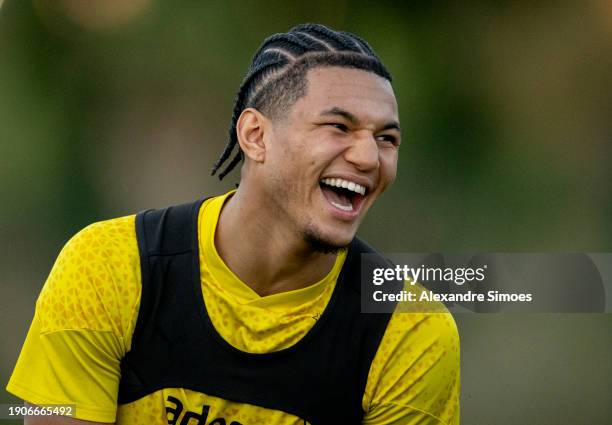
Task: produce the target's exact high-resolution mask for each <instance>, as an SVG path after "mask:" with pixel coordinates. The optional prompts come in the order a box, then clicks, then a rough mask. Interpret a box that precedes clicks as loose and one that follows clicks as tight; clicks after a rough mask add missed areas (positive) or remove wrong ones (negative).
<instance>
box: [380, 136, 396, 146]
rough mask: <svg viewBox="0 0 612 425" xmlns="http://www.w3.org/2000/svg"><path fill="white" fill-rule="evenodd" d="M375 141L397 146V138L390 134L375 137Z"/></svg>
mask: <svg viewBox="0 0 612 425" xmlns="http://www.w3.org/2000/svg"><path fill="white" fill-rule="evenodd" d="M376 141H378V142H386V143H391V144H392V145H398V138H397V137H395V136H393V135H391V134H381V135H380V136H376Z"/></svg>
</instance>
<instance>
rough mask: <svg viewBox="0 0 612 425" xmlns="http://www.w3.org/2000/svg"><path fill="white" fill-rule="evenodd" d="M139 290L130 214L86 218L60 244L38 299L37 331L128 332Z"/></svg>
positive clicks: (133, 220) (133, 223)
mask: <svg viewBox="0 0 612 425" xmlns="http://www.w3.org/2000/svg"><path fill="white" fill-rule="evenodd" d="M139 296H140V265H139V253H138V246H137V242H136V231H135V216H134V215H131V216H126V217H121V218H116V219H112V220H107V221H101V222H97V223H94V224H91V225H89V226H87V227H85V228H84V229H82V230H81V231H79V232H78V233H77V234H76V235H74V236H73V237H72V238H71V239H70V240H69V241H68V242H67V243H66V245H65V246H64V247H63V249H62V250H61V252H60V254H59V256H58V258H57V260H56V262H55V264H54V266H53V268H52V270H51V273H50V274H49V277H48V278H47V281H46V282H45V285H44V287H43V289H42V291H41V294H40V297H39V299H38V301H37V306H36V309H37V314H39V316H40V319H41V331H42V332H43V333H45V332H54V331H61V330H65V329H88V330H96V331H111V332H113V333H115V334H116V335H117V336H120V337H125V336H127V334H129V329H130V327H131V325H130V324H131V321H132V319H133V314H134V310H135V309H136V308H137V303H138V300H139Z"/></svg>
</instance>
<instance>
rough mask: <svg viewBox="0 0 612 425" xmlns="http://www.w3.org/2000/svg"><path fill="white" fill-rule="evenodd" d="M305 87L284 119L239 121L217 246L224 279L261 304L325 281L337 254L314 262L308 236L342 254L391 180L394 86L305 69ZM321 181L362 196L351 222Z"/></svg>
mask: <svg viewBox="0 0 612 425" xmlns="http://www.w3.org/2000/svg"><path fill="white" fill-rule="evenodd" d="M307 81H308V84H307V91H306V94H305V95H304V96H303V97H302V98H300V99H298V100H297V101H296V102H295V104H294V105H293V106H292V107H291V108H290V110H289V111H287V112H286V113H285V114H284V116H282V117H281V118H277V119H270V118H267V117H266V116H264V115H263V114H261V113H260V112H259V111H257V110H255V109H246V110H245V111H243V113H242V114H241V116H240V118H239V120H238V125H237V133H238V141H239V143H240V147H241V148H242V151H243V152H244V154H245V164H244V166H243V169H242V177H241V181H240V186H239V188H238V190H237V192H236V194H235V195H234V196H233V197H231V198H230V199H229V201H227V202H226V204H225V206H224V207H223V209H222V211H221V216H220V218H219V224H218V227H217V232H216V238H215V244H216V246H217V250H218V251H219V254H220V255H221V257H222V258H223V259H224V260H225V262H226V263H227V265H228V266H229V267H230V269H231V270H232V271H233V272H234V273H235V274H236V275H237V276H238V277H240V279H241V280H243V281H244V282H245V283H247V284H248V285H249V286H250V287H251V288H252V289H253V290H255V291H256V292H257V293H258V294H259V295H262V296H265V295H270V294H274V293H278V292H283V291H289V290H294V289H299V288H303V287H305V286H308V285H310V284H313V283H315V282H317V281H318V280H320V279H321V278H323V277H324V276H325V275H326V274H327V273H329V271H330V270H331V267H332V266H333V263H334V261H335V257H336V254H335V253H322V252H317V251H316V250H315V249H314V248H313V246H312V245H311V244H310V243H308V241H307V240H306V238H305V235H306V234H308V235H311V236H313V235H314V236H315V237H316V238H317V239H319V240H321V241H323V242H324V243H326V244H327V245H330V246H334V247H344V246H346V245H347V244H348V243H350V241H351V240H352V239H353V237H354V236H355V233H356V232H357V229H358V227H359V224H360V223H361V221H362V220H363V218H364V217H365V215H366V213H367V211H368V210H369V208H370V207H371V206H372V204H373V203H374V202H375V201H376V199H377V198H378V197H379V196H380V194H381V193H382V192H384V191H385V189H387V188H388V187H389V185H391V184H392V183H393V181H394V180H395V175H396V171H397V157H398V147H399V142H400V132H399V124H398V122H399V119H398V111H397V103H396V100H395V95H394V93H393V89H392V87H391V84H390V83H389V82H388V81H387V80H386V79H384V78H382V77H379V76H378V75H376V74H374V73H371V72H367V71H363V70H357V69H351V68H342V67H319V68H315V69H312V70H310V71H309V72H308V74H307ZM325 177H343V178H345V179H348V180H354V181H357V182H359V183H360V184H363V185H364V186H366V187H368V192H367V193H366V197H365V199H364V201H363V204H362V206H361V208H360V210H359V214H357V216H356V217H352V218H346V217H343V216H342V214H339V213H338V211H337V210H335V209H334V208H333V207H332V206H331V205H330V203H329V202H328V201H327V200H326V199H325V197H324V196H323V195H322V192H321V188H320V186H319V182H320V180H321V179H322V178H325ZM244 241H249V243H244Z"/></svg>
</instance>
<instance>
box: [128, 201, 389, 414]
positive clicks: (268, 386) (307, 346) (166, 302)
mask: <svg viewBox="0 0 612 425" xmlns="http://www.w3.org/2000/svg"><path fill="white" fill-rule="evenodd" d="M202 202H203V201H202V200H201V201H198V202H195V203H190V204H184V205H179V206H173V207H169V208H166V209H162V210H150V211H145V212H143V213H140V214H138V215H137V218H136V233H137V237H138V247H139V250H140V259H141V274H142V295H141V301H140V310H139V313H138V319H137V323H136V328H135V330H134V334H133V338H132V347H131V350H130V351H129V352H128V353H127V354H126V356H125V357H124V358H123V360H122V363H121V373H122V376H121V381H120V385H119V404H125V403H129V402H132V401H135V400H138V399H139V398H142V397H144V396H146V395H147V394H150V393H153V392H155V391H157V390H160V389H162V388H185V389H190V390H194V391H199V392H202V393H205V394H208V395H213V396H216V397H220V398H224V399H227V400H232V401H236V402H241V403H249V404H253V405H257V406H261V407H265V408H269V409H274V410H279V411H284V412H287V413H290V414H293V415H295V416H297V417H299V418H302V419H304V420H306V421H308V422H309V423H311V424H313V425H327V424H343V425H350V424H359V423H361V419H362V417H363V410H362V407H361V400H362V397H363V392H364V389H365V385H366V382H367V376H368V372H369V369H370V364H371V362H372V359H373V358H374V355H375V354H376V350H377V349H378V345H379V343H380V340H381V339H382V336H383V334H384V332H385V329H386V327H387V323H388V321H389V318H390V314H362V313H361V303H360V272H361V267H360V265H361V254H362V253H373V252H374V251H373V250H372V248H370V247H369V246H367V245H366V244H365V243H364V242H362V241H360V240H359V239H357V238H355V239H354V240H353V242H352V243H351V245H350V247H349V251H348V255H347V259H346V261H345V264H344V267H343V268H342V270H341V272H340V276H339V278H338V282H337V284H336V288H335V290H334V293H333V295H332V297H331V299H330V301H329V304H328V306H327V307H326V309H325V311H324V312H323V314H322V315H321V317H320V318H319V319H318V321H317V323H315V325H314V326H313V327H312V329H311V330H310V331H309V332H308V333H307V334H306V335H305V336H304V337H303V338H302V339H301V340H300V341H298V342H297V343H296V344H294V345H293V346H291V347H289V348H286V349H283V350H280V351H276V352H272V353H265V354H251V353H246V352H243V351H240V350H238V349H236V348H234V347H233V346H231V345H230V344H229V343H227V342H226V341H225V340H223V338H222V337H221V336H220V335H219V334H218V333H217V331H216V330H215V328H214V326H213V325H212V322H211V321H210V318H209V316H208V313H207V310H206V305H205V302H204V298H203V295H202V291H201V284H200V265H199V251H198V228H197V223H198V212H199V210H200V206H201V204H202ZM370 257H371V256H368V258H370ZM372 261H376V263H377V265H380V264H384V265H387V266H388V263H387V262H386V260H384V259H383V258H382V257H377V258H376V260H372ZM244 425H247V424H244Z"/></svg>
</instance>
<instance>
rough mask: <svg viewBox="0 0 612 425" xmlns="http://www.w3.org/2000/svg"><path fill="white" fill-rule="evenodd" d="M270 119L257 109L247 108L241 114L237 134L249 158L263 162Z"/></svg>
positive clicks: (241, 146)
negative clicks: (265, 136)
mask: <svg viewBox="0 0 612 425" xmlns="http://www.w3.org/2000/svg"><path fill="white" fill-rule="evenodd" d="M268 124H269V120H268V119H267V118H266V117H265V116H264V115H263V114H262V113H261V112H259V111H258V110H257V109H254V108H247V109H245V110H244V111H242V113H241V114H240V117H239V118H238V122H237V123H236V136H237V137H238V143H239V144H240V149H242V152H243V153H244V155H245V156H246V157H247V158H250V159H251V160H253V161H255V162H263V161H264V159H265V157H266V144H265V138H264V135H265V132H266V130H267V129H268V128H269V126H268Z"/></svg>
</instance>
